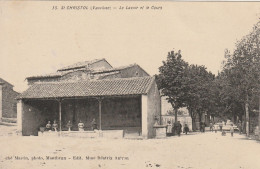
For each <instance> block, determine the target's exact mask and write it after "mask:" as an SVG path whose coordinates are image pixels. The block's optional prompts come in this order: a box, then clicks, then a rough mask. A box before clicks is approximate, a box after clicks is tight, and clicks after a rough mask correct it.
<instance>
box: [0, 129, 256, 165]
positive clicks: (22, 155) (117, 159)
mask: <svg viewBox="0 0 260 169" xmlns="http://www.w3.org/2000/svg"><path fill="white" fill-rule="evenodd" d="M0 128H1V130H3V128H2V127H0ZM12 131H13V130H12ZM1 133H3V132H1ZM7 133H8V132H7ZM9 133H10V132H9ZM0 150H1V153H0V168H1V169H28V168H32V169H38V168H44V169H45V168H48V169H53V168H59V169H73V168H74V169H96V168H109V169H111V168H113V169H115V168H116V169H117V168H119V169H124V168H129V169H135V168H159V169H175V168H176V169H179V168H183V169H221V168H225V169H256V168H260V162H259V161H258V159H259V154H260V144H259V142H257V141H255V140H249V139H247V138H245V136H242V135H238V134H235V135H234V137H231V136H230V135H229V133H228V134H227V136H221V134H220V132H218V133H210V132H207V133H193V134H189V135H182V136H181V137H170V138H167V139H149V140H127V139H86V138H70V137H66V138H57V137H36V136H28V137H21V136H14V135H13V136H10V134H9V136H8V134H5V135H4V134H2V136H1V137H0ZM34 157H35V158H34Z"/></svg>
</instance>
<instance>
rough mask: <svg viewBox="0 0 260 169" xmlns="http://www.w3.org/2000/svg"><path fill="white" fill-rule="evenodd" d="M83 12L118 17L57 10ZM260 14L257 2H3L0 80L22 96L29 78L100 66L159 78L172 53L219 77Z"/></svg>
mask: <svg viewBox="0 0 260 169" xmlns="http://www.w3.org/2000/svg"><path fill="white" fill-rule="evenodd" d="M82 5H84V6H111V7H112V8H114V7H116V8H117V9H113V10H60V9H58V10H52V7H53V6H58V8H60V6H82ZM119 6H122V7H126V6H128V7H130V6H132V7H133V6H137V7H141V6H144V7H146V6H149V7H150V9H149V10H126V9H125V10H119V9H118V8H119ZM152 6H155V7H162V10H155V9H151V7H152ZM259 12H260V3H259V2H254V3H253V2H247V3H246V2H217V3H216V2H169V1H166V2H120V1H119V2H115V1H113V2H97V1H95V2H83V1H77V2H69V1H60V2H50V1H44V2H33V1H24V2H20V1H12V2H10V1H9V2H3V1H0V77H1V78H3V79H5V80H6V81H8V82H10V83H12V84H13V85H14V89H15V90H16V91H18V92H23V91H24V90H25V89H26V88H27V82H26V81H25V78H26V77H29V76H32V75H41V74H46V73H51V72H55V71H56V70H57V69H59V68H61V67H63V66H67V65H70V64H73V63H76V62H80V61H86V60H92V59H97V58H106V60H107V61H108V62H109V63H110V64H111V65H112V66H114V67H117V66H124V65H129V64H133V63H136V64H139V65H140V66H141V67H142V68H143V69H144V70H146V71H147V72H148V73H149V74H150V75H154V74H157V73H158V67H159V66H161V65H162V61H163V60H165V59H166V57H167V53H168V52H169V51H171V50H175V51H178V50H181V52H182V56H183V59H184V60H185V61H187V62H189V63H190V64H198V65H205V66H206V67H207V69H208V70H209V71H211V72H213V73H215V74H217V72H218V71H220V70H221V62H222V61H223V60H224V50H225V49H231V50H232V49H234V47H235V43H236V41H237V40H239V39H241V38H242V37H243V36H244V35H246V34H248V33H249V32H250V31H251V30H252V27H253V25H254V24H255V23H256V22H257V21H258V18H259V17H260V15H259Z"/></svg>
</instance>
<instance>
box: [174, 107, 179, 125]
mask: <svg viewBox="0 0 260 169" xmlns="http://www.w3.org/2000/svg"><path fill="white" fill-rule="evenodd" d="M174 113H175V114H174V122H175V123H177V121H178V109H177V108H174Z"/></svg>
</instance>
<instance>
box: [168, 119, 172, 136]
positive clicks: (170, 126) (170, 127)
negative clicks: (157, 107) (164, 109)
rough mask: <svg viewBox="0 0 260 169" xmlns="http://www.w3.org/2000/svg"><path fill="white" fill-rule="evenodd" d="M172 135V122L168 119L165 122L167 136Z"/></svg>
mask: <svg viewBox="0 0 260 169" xmlns="http://www.w3.org/2000/svg"><path fill="white" fill-rule="evenodd" d="M171 135H172V124H171V121H170V120H169V121H168V122H167V136H171Z"/></svg>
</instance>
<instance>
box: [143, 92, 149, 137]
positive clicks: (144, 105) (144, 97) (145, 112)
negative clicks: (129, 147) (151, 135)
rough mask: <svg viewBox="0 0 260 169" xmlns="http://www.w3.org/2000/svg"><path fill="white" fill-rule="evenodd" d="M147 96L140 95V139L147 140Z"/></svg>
mask: <svg viewBox="0 0 260 169" xmlns="http://www.w3.org/2000/svg"><path fill="white" fill-rule="evenodd" d="M147 99H148V98H147V95H142V137H143V138H145V139H147V138H148V116H147V115H148V114H147V113H148V112H147V111H148V102H147Z"/></svg>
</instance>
